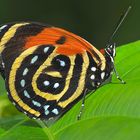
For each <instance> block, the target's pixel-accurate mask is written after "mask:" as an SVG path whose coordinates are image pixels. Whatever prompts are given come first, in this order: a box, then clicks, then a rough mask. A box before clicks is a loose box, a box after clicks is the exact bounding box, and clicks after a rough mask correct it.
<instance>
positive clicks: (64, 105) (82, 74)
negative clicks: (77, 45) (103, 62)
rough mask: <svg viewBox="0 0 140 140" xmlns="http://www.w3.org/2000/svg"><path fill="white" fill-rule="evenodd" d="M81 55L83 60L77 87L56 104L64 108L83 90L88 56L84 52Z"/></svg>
mask: <svg viewBox="0 0 140 140" xmlns="http://www.w3.org/2000/svg"><path fill="white" fill-rule="evenodd" d="M82 56H83V60H84V62H83V66H82V72H81V75H80V79H79V83H78V86H77V89H76V91H75V92H74V93H73V94H72V96H71V97H69V98H68V99H67V100H65V101H63V102H59V103H58V105H59V106H61V107H62V108H65V107H66V106H67V105H68V104H70V103H71V102H73V101H74V100H75V99H77V98H78V97H79V96H80V95H81V93H82V92H83V90H84V87H85V79H86V73H87V69H88V66H89V58H88V56H87V53H86V52H85V53H84V54H83V55H82ZM82 81H84V82H82Z"/></svg>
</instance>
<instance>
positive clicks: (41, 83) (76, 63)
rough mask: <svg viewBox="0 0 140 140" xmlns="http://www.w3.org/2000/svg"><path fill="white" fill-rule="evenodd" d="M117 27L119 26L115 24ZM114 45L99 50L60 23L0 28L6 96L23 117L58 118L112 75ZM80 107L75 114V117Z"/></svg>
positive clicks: (24, 24)
mask: <svg viewBox="0 0 140 140" xmlns="http://www.w3.org/2000/svg"><path fill="white" fill-rule="evenodd" d="M119 26H120V25H119ZM115 55H116V48H115V44H114V43H109V44H108V45H107V46H106V48H105V49H103V50H102V51H99V50H98V49H97V48H95V47H94V46H93V45H91V44H90V43H89V42H87V41H86V40H84V39H83V38H81V37H79V36H78V35H75V34H73V33H71V32H69V31H66V30H64V29H61V28H57V27H53V26H50V25H44V24H40V23H35V22H19V23H9V24H5V25H3V26H1V27H0V72H1V75H2V77H3V79H4V80H5V85H6V90H7V93H8V97H9V99H10V101H11V102H12V103H13V104H14V105H15V107H16V108H17V109H18V110H19V111H21V112H23V113H24V114H26V115H27V116H29V117H30V118H36V119H41V120H49V119H53V118H60V117H61V116H63V115H64V114H65V113H66V112H67V111H68V110H69V109H71V108H72V107H73V106H74V105H75V104H76V103H77V102H78V101H79V100H80V99H83V102H82V107H83V106H84V99H85V96H86V95H87V94H88V93H89V92H90V91H95V90H96V89H98V88H99V87H100V86H101V85H103V84H104V83H105V82H106V81H108V79H110V77H111V76H112V72H113V70H114V71H115V74H116V75H117V78H118V79H119V80H120V81H121V82H122V83H124V81H123V80H122V79H121V78H120V77H119V75H118V73H117V71H116V70H115V66H114V57H115ZM81 113H82V110H81V111H80V114H79V117H80V116H81Z"/></svg>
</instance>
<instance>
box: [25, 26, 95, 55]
mask: <svg viewBox="0 0 140 140" xmlns="http://www.w3.org/2000/svg"><path fill="white" fill-rule="evenodd" d="M62 37H64V38H65V41H64V43H59V44H58V43H57V42H58V41H59V40H60V39H61V38H62ZM43 44H52V45H54V46H58V48H57V52H58V53H59V54H64V55H74V54H78V53H83V52H84V51H90V50H91V49H93V46H92V45H90V44H87V42H86V41H84V39H82V38H81V37H79V36H77V35H75V34H73V33H70V32H68V31H65V30H63V29H60V28H55V27H52V28H45V29H44V30H43V31H42V32H41V33H39V34H38V35H36V36H31V37H28V38H27V42H26V44H25V48H30V47H32V46H36V45H43Z"/></svg>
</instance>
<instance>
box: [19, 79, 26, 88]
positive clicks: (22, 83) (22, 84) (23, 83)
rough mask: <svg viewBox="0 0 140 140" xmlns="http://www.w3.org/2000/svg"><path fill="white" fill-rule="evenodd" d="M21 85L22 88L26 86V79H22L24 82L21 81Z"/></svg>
mask: <svg viewBox="0 0 140 140" xmlns="http://www.w3.org/2000/svg"><path fill="white" fill-rule="evenodd" d="M20 85H21V86H22V87H24V86H25V80H24V79H22V80H21V81H20Z"/></svg>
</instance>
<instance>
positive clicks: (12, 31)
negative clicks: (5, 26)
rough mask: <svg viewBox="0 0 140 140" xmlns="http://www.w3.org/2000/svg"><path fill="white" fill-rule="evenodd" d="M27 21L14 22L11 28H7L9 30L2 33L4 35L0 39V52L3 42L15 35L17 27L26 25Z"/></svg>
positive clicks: (2, 48)
mask: <svg viewBox="0 0 140 140" xmlns="http://www.w3.org/2000/svg"><path fill="white" fill-rule="evenodd" d="M27 24H29V23H19V24H15V25H13V26H12V27H11V28H9V30H8V31H7V32H6V33H5V34H4V36H3V37H2V39H1V41H0V53H2V51H3V50H4V48H5V44H6V43H7V42H8V41H9V40H10V39H11V38H12V37H13V36H14V35H15V33H16V31H17V29H18V28H19V27H21V26H23V25H27Z"/></svg>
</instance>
